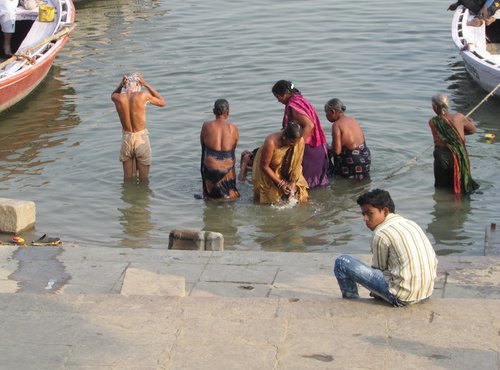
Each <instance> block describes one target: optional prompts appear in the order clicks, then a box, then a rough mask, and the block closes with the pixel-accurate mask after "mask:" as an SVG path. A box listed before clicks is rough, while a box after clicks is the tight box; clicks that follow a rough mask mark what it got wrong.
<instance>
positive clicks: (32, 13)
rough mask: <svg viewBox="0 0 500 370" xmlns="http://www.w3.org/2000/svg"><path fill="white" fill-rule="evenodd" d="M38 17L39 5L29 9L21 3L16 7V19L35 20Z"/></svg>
mask: <svg viewBox="0 0 500 370" xmlns="http://www.w3.org/2000/svg"><path fill="white" fill-rule="evenodd" d="M37 17H38V7H36V8H35V9H32V10H28V9H24V8H23V7H22V6H21V5H19V6H18V7H17V9H16V21H28V20H29V21H34V20H35V19H36V18H37Z"/></svg>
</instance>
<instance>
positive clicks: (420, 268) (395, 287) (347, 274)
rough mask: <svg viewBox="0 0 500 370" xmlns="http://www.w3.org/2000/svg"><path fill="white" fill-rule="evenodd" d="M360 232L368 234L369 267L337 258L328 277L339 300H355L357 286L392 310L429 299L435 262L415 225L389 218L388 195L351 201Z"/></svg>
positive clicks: (367, 195) (379, 192)
mask: <svg viewBox="0 0 500 370" xmlns="http://www.w3.org/2000/svg"><path fill="white" fill-rule="evenodd" d="M357 202H358V205H359V206H360V207H361V212H362V214H363V219H364V221H365V223H366V226H367V227H368V228H369V229H370V230H372V231H373V232H374V234H373V239H372V242H371V251H372V254H373V256H372V258H373V259H372V267H370V266H367V265H365V264H364V263H362V262H361V261H359V260H358V259H357V258H355V257H352V256H349V255H341V256H340V257H338V258H337V259H336V260H335V266H334V270H333V271H334V274H335V277H336V278H337V281H338V283H339V286H340V290H341V291H342V297H343V298H359V293H358V286H357V284H360V285H361V286H363V287H365V288H366V289H368V290H369V291H370V295H371V296H372V297H374V298H381V299H383V300H385V301H387V302H388V303H390V304H391V305H393V306H394V307H399V306H406V305H409V304H413V303H417V302H419V301H423V300H425V299H427V298H429V297H430V296H431V294H432V291H433V290H434V280H435V279H436V270H437V259H436V254H435V252H434V248H433V247H432V245H431V243H430V241H429V239H428V238H427V236H426V235H425V233H424V232H423V230H422V229H421V228H420V226H418V225H417V224H416V223H415V222H413V221H410V220H408V219H406V218H403V217H401V216H400V215H398V214H396V213H394V212H395V206H394V202H393V201H392V199H391V196H390V194H389V193H388V192H387V191H385V190H381V189H375V190H372V191H370V192H367V193H364V194H362V195H361V196H360V197H359V198H358V199H357Z"/></svg>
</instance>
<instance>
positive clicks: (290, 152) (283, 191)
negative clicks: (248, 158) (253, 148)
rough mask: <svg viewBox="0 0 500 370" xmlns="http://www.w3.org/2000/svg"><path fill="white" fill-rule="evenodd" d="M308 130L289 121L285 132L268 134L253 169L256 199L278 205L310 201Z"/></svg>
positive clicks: (263, 202) (258, 201)
mask: <svg viewBox="0 0 500 370" xmlns="http://www.w3.org/2000/svg"><path fill="white" fill-rule="evenodd" d="M303 133H304V130H303V128H302V126H300V125H299V124H298V123H297V122H289V123H288V124H287V125H286V126H285V128H284V129H283V130H281V131H278V132H274V133H272V134H271V135H269V136H267V137H266V139H265V141H264V144H263V145H262V146H261V147H260V148H259V150H258V151H257V154H255V159H254V166H253V168H252V177H253V186H254V200H255V201H256V202H257V203H261V204H276V203H281V202H287V201H290V200H292V199H296V200H297V201H298V202H299V203H303V202H306V201H307V198H308V193H307V189H308V185H307V181H306V179H305V178H304V175H303V174H302V160H303V157H304V149H305V144H304V139H303V137H302V136H303Z"/></svg>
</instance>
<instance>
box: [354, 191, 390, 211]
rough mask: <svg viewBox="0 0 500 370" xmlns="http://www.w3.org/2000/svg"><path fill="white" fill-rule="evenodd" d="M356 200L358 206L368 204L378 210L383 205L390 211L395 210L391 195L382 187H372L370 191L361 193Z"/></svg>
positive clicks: (381, 208) (382, 207)
mask: <svg viewBox="0 0 500 370" xmlns="http://www.w3.org/2000/svg"><path fill="white" fill-rule="evenodd" d="M356 202H357V203H358V205H359V206H360V207H362V206H364V205H366V204H369V205H371V206H372V207H374V208H377V209H378V210H380V211H381V210H383V209H384V208H385V207H387V208H388V209H389V212H391V213H394V212H395V211H396V207H395V206H394V202H393V200H392V198H391V195H390V194H389V192H388V191H386V190H382V189H373V190H372V191H369V192H367V193H364V194H361V195H360V196H359V197H358V199H357V201H356Z"/></svg>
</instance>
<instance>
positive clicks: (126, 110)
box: [111, 73, 165, 182]
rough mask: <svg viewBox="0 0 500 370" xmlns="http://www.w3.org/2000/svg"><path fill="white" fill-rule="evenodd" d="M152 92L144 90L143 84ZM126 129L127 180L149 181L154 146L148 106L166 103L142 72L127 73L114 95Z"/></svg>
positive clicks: (123, 159)
mask: <svg viewBox="0 0 500 370" xmlns="http://www.w3.org/2000/svg"><path fill="white" fill-rule="evenodd" d="M143 86H144V87H145V88H146V89H147V90H148V91H142V87H143ZM111 100H113V103H115V107H116V111H117V113H118V116H119V117H120V122H121V124H122V128H123V136H122V147H121V150H120V161H121V162H122V163H123V177H124V180H126V181H127V180H130V179H132V178H133V177H134V175H135V172H136V170H137V171H138V172H139V180H140V181H141V182H147V181H148V176H149V167H150V166H151V145H150V143H149V133H148V130H147V129H146V105H147V104H148V103H151V104H153V105H156V106H158V107H164V106H165V100H164V99H163V97H162V96H161V95H160V94H159V93H158V92H157V91H156V90H155V89H153V88H152V87H151V85H150V84H148V83H147V82H146V80H145V79H144V77H142V75H141V74H139V73H133V74H130V75H127V76H123V78H122V81H121V82H120V84H119V85H118V87H117V88H116V89H115V90H114V91H113V93H112V94H111Z"/></svg>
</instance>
